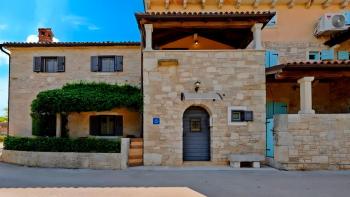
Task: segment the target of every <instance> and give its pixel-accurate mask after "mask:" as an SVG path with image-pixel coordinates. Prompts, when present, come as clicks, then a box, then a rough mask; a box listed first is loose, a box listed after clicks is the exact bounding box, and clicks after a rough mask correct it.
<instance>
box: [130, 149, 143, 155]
mask: <svg viewBox="0 0 350 197" xmlns="http://www.w3.org/2000/svg"><path fill="white" fill-rule="evenodd" d="M135 155H136V156H137V155H143V149H141V148H139V149H130V150H129V156H135Z"/></svg>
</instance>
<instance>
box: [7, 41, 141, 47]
mask: <svg viewBox="0 0 350 197" xmlns="http://www.w3.org/2000/svg"><path fill="white" fill-rule="evenodd" d="M0 45H2V46H4V47H75V46H140V42H131V41H128V42H110V41H107V42H4V43H2V44H0Z"/></svg>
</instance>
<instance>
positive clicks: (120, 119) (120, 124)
mask: <svg viewBox="0 0 350 197" xmlns="http://www.w3.org/2000/svg"><path fill="white" fill-rule="evenodd" d="M115 125H116V135H117V136H123V116H116V118H115Z"/></svg>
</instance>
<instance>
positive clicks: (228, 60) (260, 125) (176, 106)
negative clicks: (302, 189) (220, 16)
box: [143, 50, 266, 165]
mask: <svg viewBox="0 0 350 197" xmlns="http://www.w3.org/2000/svg"><path fill="white" fill-rule="evenodd" d="M143 56H144V59H143V61H144V69H143V75H144V83H143V86H144V87H143V88H144V164H145V165H182V164H183V158H182V157H183V147H182V141H183V128H182V125H183V123H182V117H183V113H184V111H185V110H186V109H187V108H188V107H190V106H201V107H203V108H204V109H206V110H207V111H208V113H209V114H210V122H211V127H210V135H211V141H210V144H211V145H210V146H211V161H212V163H216V164H226V163H227V161H228V155H229V154H231V153H235V154H240V153H242V154H244V153H257V154H261V155H264V154H265V100H266V92H265V86H266V85H265V72H264V69H265V68H264V51H256V50H223V51H219V50H217V51H205V50H201V51H144V54H143ZM160 59H176V60H178V65H176V64H174V65H167V66H158V60H160ZM197 80H198V81H200V82H201V86H200V89H199V91H198V93H207V92H216V93H219V94H221V95H222V96H223V100H215V101H213V100H184V101H182V100H181V92H186V93H194V83H195V82H196V81H197ZM230 106H245V107H247V109H248V110H252V111H253V112H254V121H252V122H246V123H244V124H242V125H228V107H230ZM153 117H159V118H160V124H159V125H153V124H152V118H153Z"/></svg>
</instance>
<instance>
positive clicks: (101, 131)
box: [90, 115, 123, 136]
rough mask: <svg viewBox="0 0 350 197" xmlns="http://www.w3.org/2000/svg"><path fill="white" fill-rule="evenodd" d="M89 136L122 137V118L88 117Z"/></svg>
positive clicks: (108, 116) (110, 116)
mask: <svg viewBox="0 0 350 197" xmlns="http://www.w3.org/2000/svg"><path fill="white" fill-rule="evenodd" d="M90 135H94V136H123V117H122V116H113V115H99V116H90Z"/></svg>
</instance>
